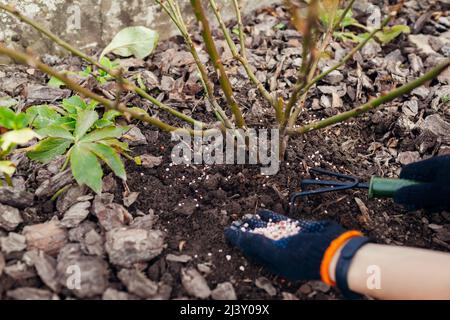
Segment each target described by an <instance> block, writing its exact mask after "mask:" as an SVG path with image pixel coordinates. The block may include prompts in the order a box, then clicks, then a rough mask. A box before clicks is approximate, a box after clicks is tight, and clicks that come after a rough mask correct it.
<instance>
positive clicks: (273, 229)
mask: <svg viewBox="0 0 450 320" xmlns="http://www.w3.org/2000/svg"><path fill="white" fill-rule="evenodd" d="M300 230H301V228H300V226H299V225H298V222H297V221H292V220H284V221H280V222H269V223H267V226H266V227H265V228H255V229H253V230H251V232H252V233H256V234H260V235H263V236H265V237H267V238H269V239H272V240H280V239H284V238H288V237H291V236H295V235H296V234H298V233H299V232H300Z"/></svg>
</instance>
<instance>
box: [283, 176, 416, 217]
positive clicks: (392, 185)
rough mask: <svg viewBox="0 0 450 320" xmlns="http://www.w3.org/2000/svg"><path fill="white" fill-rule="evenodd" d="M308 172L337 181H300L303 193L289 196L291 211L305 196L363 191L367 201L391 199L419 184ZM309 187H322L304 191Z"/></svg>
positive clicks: (408, 181) (407, 181) (388, 179)
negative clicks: (397, 193)
mask: <svg viewBox="0 0 450 320" xmlns="http://www.w3.org/2000/svg"><path fill="white" fill-rule="evenodd" d="M309 172H310V173H311V174H312V175H315V176H318V175H321V176H328V177H333V178H336V179H338V180H319V179H304V180H302V182H301V184H300V186H301V189H302V190H303V191H301V192H295V193H293V194H292V195H291V198H290V202H289V203H290V206H291V211H293V210H294V209H295V206H296V203H297V202H298V200H299V199H301V198H304V197H307V196H312V195H317V194H323V193H328V192H336V191H344V190H353V189H364V190H368V196H369V199H374V198H392V197H394V194H395V193H396V192H397V191H398V190H400V189H401V188H403V187H408V186H412V185H416V184H420V182H417V181H413V180H406V179H390V178H380V177H375V176H373V177H372V178H371V179H370V181H369V182H364V181H361V180H362V179H360V178H359V177H355V176H350V175H345V174H341V173H336V172H331V171H328V170H324V169H322V168H313V169H310V170H309ZM310 186H322V188H318V189H314V190H305V189H307V188H308V187H310Z"/></svg>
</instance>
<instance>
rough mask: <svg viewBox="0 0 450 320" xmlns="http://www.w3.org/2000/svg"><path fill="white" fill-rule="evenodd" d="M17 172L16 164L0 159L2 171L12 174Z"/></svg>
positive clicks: (0, 171)
mask: <svg viewBox="0 0 450 320" xmlns="http://www.w3.org/2000/svg"><path fill="white" fill-rule="evenodd" d="M14 172H16V166H15V165H14V163H12V162H11V161H0V173H4V174H7V175H8V176H12V175H13V174H14Z"/></svg>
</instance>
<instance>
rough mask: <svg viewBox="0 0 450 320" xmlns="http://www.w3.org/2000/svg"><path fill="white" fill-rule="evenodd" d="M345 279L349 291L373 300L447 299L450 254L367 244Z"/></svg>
mask: <svg viewBox="0 0 450 320" xmlns="http://www.w3.org/2000/svg"><path fill="white" fill-rule="evenodd" d="M347 280H348V284H349V287H350V289H351V290H352V291H355V292H358V293H361V294H364V295H367V296H370V297H373V298H377V299H450V254H448V253H441V252H435V251H431V250H423V249H415V248H405V247H396V246H386V245H378V244H368V245H366V246H364V247H362V248H361V249H360V250H359V251H358V252H357V253H356V255H355V257H354V258H353V261H352V264H351V266H350V269H349V272H348V277H347Z"/></svg>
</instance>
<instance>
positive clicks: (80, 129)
mask: <svg viewBox="0 0 450 320" xmlns="http://www.w3.org/2000/svg"><path fill="white" fill-rule="evenodd" d="M97 120H98V113H97V112H96V111H93V110H83V111H80V112H79V113H78V116H77V124H76V126H75V132H74V137H75V140H77V141H78V140H80V139H81V138H82V137H83V136H84V135H85V134H86V133H87V132H88V131H89V129H91V128H92V126H93V125H94V123H95V122H96V121H97Z"/></svg>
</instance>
